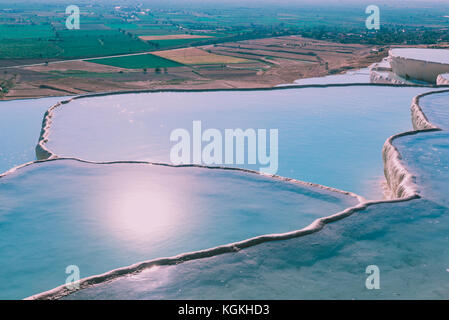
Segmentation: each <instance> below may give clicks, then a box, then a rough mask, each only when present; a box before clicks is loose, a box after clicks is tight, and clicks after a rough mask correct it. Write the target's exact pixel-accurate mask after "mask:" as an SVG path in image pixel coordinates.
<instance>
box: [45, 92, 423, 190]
mask: <svg viewBox="0 0 449 320" xmlns="http://www.w3.org/2000/svg"><path fill="white" fill-rule="evenodd" d="M428 90H429V89H426V88H394V87H382V86H345V87H327V88H302V89H283V90H274V91H227V92H181V93H179V92H178V93H176V92H163V93H141V94H125V95H114V96H103V97H93V98H85V99H79V100H75V101H72V102H70V103H68V104H65V105H63V106H62V107H60V108H58V109H56V111H55V115H54V117H53V123H52V125H51V131H50V136H49V142H48V144H47V147H48V148H49V149H50V150H52V151H53V152H55V153H56V154H58V155H60V156H74V157H79V158H82V159H88V160H95V161H107V160H146V161H156V162H165V163H169V162H170V150H171V148H172V147H173V146H174V144H175V143H174V142H170V139H169V138H170V133H171V132H172V130H174V129H177V128H183V129H186V130H188V131H189V132H190V133H191V134H192V121H194V120H199V121H201V122H202V128H203V131H204V130H206V129H208V128H216V129H219V130H221V132H223V130H224V129H236V128H242V129H248V128H253V129H255V130H257V129H278V131H279V169H278V171H277V174H279V175H282V176H286V177H291V178H295V179H299V180H304V181H310V182H314V183H319V184H323V185H328V186H332V187H335V188H339V189H343V190H348V191H352V192H355V193H358V194H361V195H363V196H366V197H368V198H381V197H382V189H381V187H380V183H381V181H383V179H384V177H383V165H382V154H381V150H382V146H383V144H384V142H385V140H386V139H387V138H388V137H389V136H391V135H393V134H396V133H398V132H401V131H407V130H410V129H411V122H410V111H409V110H410V103H411V100H412V98H413V97H414V96H415V95H417V94H420V93H423V92H425V91H428ZM238 166H243V167H247V168H250V169H255V170H259V168H260V165H248V164H245V165H238Z"/></svg>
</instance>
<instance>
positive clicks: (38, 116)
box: [0, 97, 66, 173]
mask: <svg viewBox="0 0 449 320" xmlns="http://www.w3.org/2000/svg"><path fill="white" fill-rule="evenodd" d="M65 98H66V97H65ZM65 98H64V97H55V98H44V99H27V100H14V101H0V128H1V135H0V173H3V172H5V171H7V170H9V169H11V168H12V167H15V166H18V165H21V164H23V163H26V162H29V161H33V160H35V159H36V155H35V151H34V148H35V147H36V143H37V139H38V138H39V133H40V131H41V125H42V118H43V116H44V113H45V111H47V109H48V108H49V107H50V106H51V105H53V104H55V103H56V102H58V101H60V100H61V99H65Z"/></svg>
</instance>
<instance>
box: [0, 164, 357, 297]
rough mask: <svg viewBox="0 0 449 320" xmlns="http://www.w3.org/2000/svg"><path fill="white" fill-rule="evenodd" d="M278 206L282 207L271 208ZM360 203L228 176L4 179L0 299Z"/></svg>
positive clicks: (116, 173)
mask: <svg viewBox="0 0 449 320" xmlns="http://www.w3.org/2000/svg"><path fill="white" fill-rule="evenodd" d="M274 199H275V201H273V200H274ZM356 203H357V201H356V199H355V198H353V197H349V196H346V195H343V194H340V193H336V192H330V191H324V190H322V189H318V188H311V187H305V186H302V185H298V184H293V183H286V182H282V181H280V180H274V179H271V178H267V177H264V176H260V175H256V174H250V173H243V172H237V171H229V170H226V171H225V170H210V169H199V168H171V167H165V166H153V165H148V164H110V165H98V164H97V165H94V164H85V163H80V162H78V161H74V160H57V161H49V162H45V163H39V164H33V165H30V166H27V167H25V168H22V169H20V170H17V171H16V172H14V173H12V174H10V175H8V176H6V177H3V178H1V179H0V234H1V239H2V241H0V252H1V255H0V266H1V268H0V279H1V281H0V299H17V298H25V297H27V296H30V295H32V294H36V293H39V292H42V291H45V290H49V289H52V288H54V287H56V286H58V285H61V284H64V282H65V279H66V277H67V276H68V275H66V274H65V268H66V267H67V266H68V265H77V266H78V267H79V268H80V271H81V277H87V276H91V275H95V274H99V273H103V272H106V271H109V270H111V269H114V268H118V267H123V266H126V265H129V264H133V263H135V262H138V261H142V260H147V259H153V258H158V257H166V256H173V255H176V254H180V253H185V252H189V251H196V250H200V249H208V248H211V247H215V246H218V245H223V244H228V243H232V242H236V241H241V240H245V239H248V238H251V237H255V236H259V235H262V234H267V233H283V232H289V231H293V230H296V229H301V228H303V227H305V226H307V225H309V224H310V223H311V222H313V221H314V220H315V219H317V218H319V217H322V216H327V215H331V214H334V213H336V212H339V211H341V210H343V209H345V208H346V207H350V206H352V205H354V204H356Z"/></svg>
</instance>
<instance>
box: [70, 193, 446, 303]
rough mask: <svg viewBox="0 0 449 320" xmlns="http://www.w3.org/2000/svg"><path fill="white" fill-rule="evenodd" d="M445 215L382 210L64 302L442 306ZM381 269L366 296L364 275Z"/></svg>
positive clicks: (418, 206) (425, 206)
mask: <svg viewBox="0 0 449 320" xmlns="http://www.w3.org/2000/svg"><path fill="white" fill-rule="evenodd" d="M448 227H449V210H448V208H447V207H440V206H438V205H436V204H434V203H432V202H430V201H426V200H414V201H412V202H408V203H400V204H382V205H377V206H373V207H370V208H369V209H367V210H364V211H362V212H360V213H357V214H355V215H352V216H350V217H348V218H345V219H343V220H340V221H338V222H336V223H333V224H330V225H328V226H326V228H325V229H324V230H322V231H320V232H318V233H315V234H312V235H308V236H305V237H302V238H296V239H291V240H285V241H280V242H271V243H264V244H261V245H257V246H255V247H251V248H248V249H245V250H242V251H240V252H237V253H230V254H223V255H219V256H214V257H211V258H206V259H200V260H194V261H188V262H184V263H181V264H178V265H175V266H164V267H157V268H152V269H147V270H145V271H144V272H142V273H139V274H136V275H133V276H129V277H122V278H119V279H117V280H114V281H112V282H108V283H103V284H100V285H96V286H93V287H90V288H88V289H84V290H81V291H78V292H76V293H74V294H72V295H70V296H67V297H66V298H65V299H449V272H448V269H449V238H448V233H447V230H448ZM369 265H377V266H378V267H379V269H380V289H379V290H367V289H366V287H365V281H366V278H367V277H368V275H367V274H366V273H365V269H366V267H367V266H369Z"/></svg>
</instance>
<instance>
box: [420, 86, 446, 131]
mask: <svg viewBox="0 0 449 320" xmlns="http://www.w3.org/2000/svg"><path fill="white" fill-rule="evenodd" d="M419 105H420V106H421V109H422V111H423V112H424V113H425V115H426V117H427V119H428V120H429V121H430V122H431V123H433V124H434V125H435V126H437V127H438V128H441V129H445V130H448V129H449V92H441V93H435V94H430V95H426V96H424V97H421V98H420V99H419Z"/></svg>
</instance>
